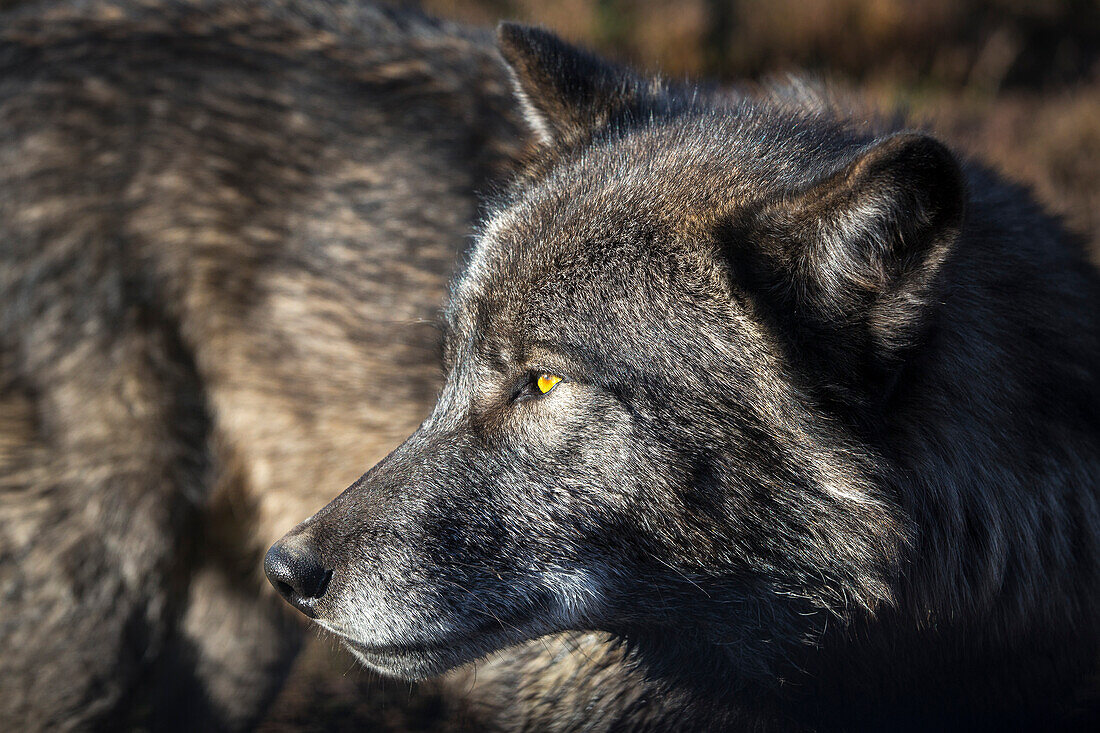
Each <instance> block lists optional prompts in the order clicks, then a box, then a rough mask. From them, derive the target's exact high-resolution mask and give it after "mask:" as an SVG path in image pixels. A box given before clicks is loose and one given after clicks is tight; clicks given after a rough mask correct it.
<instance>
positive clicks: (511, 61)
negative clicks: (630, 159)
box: [497, 23, 660, 145]
mask: <svg viewBox="0 0 1100 733" xmlns="http://www.w3.org/2000/svg"><path fill="white" fill-rule="evenodd" d="M497 36H498V41H499V44H500V52H501V54H502V55H503V56H504V59H505V61H507V62H508V66H509V67H510V68H511V71H512V77H513V81H514V83H515V88H516V94H517V96H518V97H519V100H520V103H521V104H522V105H523V109H524V114H525V116H526V118H527V122H528V124H530V125H531V127H532V129H533V130H534V131H535V133H536V134H537V135H538V136H539V138H540V140H541V142H542V143H543V144H544V145H554V144H571V143H575V142H578V141H580V140H584V139H585V138H586V137H588V136H589V135H591V134H592V132H593V131H595V130H597V129H598V128H600V127H603V126H604V125H606V124H607V123H608V122H610V121H611V120H612V119H613V118H614V117H615V116H616V115H620V114H623V113H624V112H628V111H630V110H631V109H633V108H636V107H638V106H639V105H641V104H642V103H643V102H644V101H645V100H646V99H649V98H653V97H655V96H656V95H657V93H658V92H659V89H660V85H659V82H657V81H646V80H643V79H642V78H641V77H639V76H637V75H635V74H633V73H631V72H629V71H626V70H625V69H621V68H619V67H617V66H614V65H613V64H610V63H607V62H606V61H603V60H602V59H599V58H597V57H596V56H594V55H592V54H590V53H588V52H586V51H582V50H581V49H579V48H576V47H574V46H570V45H569V44H568V43H565V42H564V41H562V40H561V39H560V38H558V37H557V36H555V35H554V34H553V33H549V32H547V31H544V30H542V29H540V28H532V27H530V26H523V25H518V24H516V23H501V24H500V26H499V27H498V28H497Z"/></svg>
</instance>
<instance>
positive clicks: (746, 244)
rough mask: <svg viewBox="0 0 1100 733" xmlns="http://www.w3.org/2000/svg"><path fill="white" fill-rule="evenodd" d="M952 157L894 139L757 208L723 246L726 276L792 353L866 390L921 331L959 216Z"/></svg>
mask: <svg viewBox="0 0 1100 733" xmlns="http://www.w3.org/2000/svg"><path fill="white" fill-rule="evenodd" d="M966 199H967V193H966V183H965V178H964V176H963V173H962V170H961V169H960V167H959V164H958V162H957V161H956V159H955V156H954V155H953V154H952V153H951V152H950V151H949V150H948V149H947V148H946V147H944V146H943V145H942V144H941V143H939V142H938V141H936V140H935V139H934V138H932V137H929V136H928V135H924V134H921V133H898V134H895V135H893V136H891V137H888V138H886V139H884V140H880V141H877V142H875V143H873V144H871V145H870V146H868V147H866V148H864V149H863V150H862V151H860V152H859V153H858V154H856V155H855V156H854V157H853V159H852V160H851V161H850V162H849V163H848V164H847V165H846V166H844V167H843V168H842V169H841V170H839V171H838V172H836V173H834V174H832V175H830V176H827V177H826V178H825V179H824V180H822V181H820V182H818V183H817V184H815V185H813V186H811V187H809V188H808V189H806V190H804V191H802V192H800V193H797V194H794V195H792V196H788V197H786V198H784V199H782V200H781V201H776V202H772V203H770V204H767V205H765V206H764V207H763V208H762V209H761V210H760V211H757V212H756V213H755V214H754V215H753V216H751V217H750V218H751V224H748V229H747V230H746V229H741V230H740V231H739V232H737V233H735V234H736V235H739V236H736V235H735V236H730V237H729V238H728V240H727V241H728V242H730V247H731V251H730V254H731V255H732V264H733V266H734V268H735V269H738V270H739V271H740V275H741V276H742V277H743V278H745V279H746V280H747V281H748V284H749V287H750V288H752V289H753V290H754V291H755V292H756V293H757V294H758V296H759V297H760V298H761V299H763V300H765V301H768V302H770V304H771V305H772V306H773V311H774V312H775V313H776V315H777V316H778V317H779V318H780V320H782V321H784V322H785V323H786V326H785V328H784V330H785V331H786V332H787V333H788V334H790V335H792V336H793V337H794V338H795V339H796V340H797V341H798V342H799V343H798V344H796V345H797V346H798V347H799V350H800V351H803V352H815V351H816V352H817V353H816V354H812V353H811V356H816V358H817V359H819V360H820V362H819V364H818V365H817V367H819V368H827V369H834V370H840V371H843V372H845V374H844V375H840V374H837V375H835V376H834V379H835V380H837V381H843V380H844V377H845V376H847V377H849V378H850V379H852V380H856V381H857V382H859V383H860V384H861V385H863V386H866V387H869V388H871V389H875V385H876V383H877V382H880V379H879V378H882V377H888V376H889V374H890V373H891V372H892V371H893V369H894V368H895V367H896V366H897V364H898V363H899V362H900V361H901V360H902V359H903V358H904V354H905V353H906V351H907V350H908V347H909V346H911V345H912V344H914V343H915V342H916V341H917V340H918V339H919V338H920V336H921V334H922V333H923V331H924V329H925V327H926V326H927V324H928V323H929V320H930V317H931V314H932V312H933V310H934V309H933V307H932V306H933V304H932V302H931V301H932V292H933V289H934V286H935V282H936V275H937V273H938V272H939V269H940V266H941V265H942V264H943V262H944V260H945V259H946V257H947V255H948V253H949V252H950V250H951V248H952V246H953V244H954V242H955V240H956V238H957V235H958V232H959V230H960V228H961V227H962V225H963V218H964V213H965V209H966Z"/></svg>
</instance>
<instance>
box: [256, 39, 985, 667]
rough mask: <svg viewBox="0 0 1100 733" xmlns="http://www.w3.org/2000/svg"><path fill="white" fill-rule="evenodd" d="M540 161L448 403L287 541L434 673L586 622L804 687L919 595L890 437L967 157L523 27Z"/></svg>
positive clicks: (334, 623)
mask: <svg viewBox="0 0 1100 733" xmlns="http://www.w3.org/2000/svg"><path fill="white" fill-rule="evenodd" d="M500 47H501V50H502V53H503V55H504V57H505V59H506V60H507V62H508V64H509V66H510V67H511V69H512V72H513V76H514V81H515V86H516V89H517V94H518V97H519V99H520V100H521V103H522V105H523V107H524V109H525V110H526V113H527V116H528V118H529V120H530V123H531V126H532V128H533V129H534V130H535V132H536V133H537V135H538V138H539V144H540V150H539V152H538V154H537V155H536V156H535V158H534V160H532V161H531V163H530V165H529V166H528V169H527V171H526V172H525V173H524V174H523V175H522V176H520V178H519V179H518V180H517V181H516V183H515V185H514V186H513V188H512V190H511V191H509V192H508V193H507V194H506V195H504V196H503V197H502V199H501V200H500V201H499V202H498V205H497V207H496V208H495V210H494V211H493V213H492V214H491V215H490V216H488V218H487V220H486V221H485V222H484V224H483V226H482V228H481V230H480V233H479V236H478V238H477V243H476V245H475V247H474V250H473V252H472V255H471V257H470V261H469V263H468V265H467V267H466V268H465V271H464V273H463V274H462V275H461V276H460V277H459V278H458V279H457V281H456V283H455V285H454V287H453V291H452V297H451V301H450V303H449V306H448V308H447V310H446V325H447V331H446V348H445V352H446V372H445V376H444V377H443V378H442V379H441V385H440V396H439V401H438V404H437V405H436V407H435V409H434V411H433V412H432V414H431V416H430V417H429V418H428V419H427V420H426V421H425V422H424V423H423V425H422V426H421V427H420V428H419V429H418V430H417V431H416V433H414V434H413V435H412V436H411V437H409V439H408V440H407V441H406V442H405V443H404V444H402V445H401V446H400V447H399V448H397V449H396V450H395V451H394V452H393V453H392V454H391V455H390V456H389V457H387V458H386V459H385V460H384V461H382V462H381V463H380V464H378V465H377V466H375V467H374V468H372V469H371V470H370V471H368V472H367V473H366V474H365V475H364V476H363V477H362V478H361V479H360V480H359V481H357V482H356V483H355V484H354V485H352V486H351V487H350V488H348V489H347V490H346V491H345V492H344V493H343V494H341V495H340V496H339V497H338V498H337V499H336V500H334V501H333V502H332V503H331V504H329V505H328V506H327V507H325V508H324V509H322V510H321V511H320V512H318V513H317V514H316V515H315V516H313V517H311V518H310V519H308V520H307V521H305V522H303V523H302V524H301V525H300V526H299V527H297V528H296V529H295V530H293V531H292V532H291V533H290V534H289V535H287V537H286V538H284V539H283V540H281V541H280V542H279V543H277V544H276V545H275V546H274V547H273V548H272V550H271V551H270V553H269V554H268V558H267V563H266V568H267V572H268V574H269V576H270V577H271V578H272V581H273V582H274V583H275V584H276V586H277V587H279V588H280V590H281V591H282V592H283V593H284V595H285V596H286V597H287V598H288V599H289V600H290V601H291V602H292V603H294V604H295V605H296V606H298V607H299V608H300V609H302V610H303V611H304V612H306V613H307V614H308V615H310V616H311V617H313V618H314V619H316V621H317V623H318V624H320V625H321V626H323V627H324V628H326V629H329V630H330V631H332V632H334V633H336V634H338V635H339V636H340V637H342V639H343V640H344V641H345V642H346V643H347V645H348V646H349V647H351V648H352V649H353V650H355V652H357V653H358V655H359V656H360V657H361V659H362V660H363V661H364V662H365V663H367V664H368V665H370V666H372V667H375V668H377V669H379V670H382V671H384V672H387V673H391V674H395V675H399V676H404V677H409V678H419V677H424V676H429V675H434V674H437V673H440V672H442V671H444V670H446V669H449V668H451V667H454V666H456V665H459V664H462V663H465V662H468V661H470V660H473V659H475V658H477V657H480V656H482V655H485V654H487V653H489V652H492V651H494V650H497V649H500V648H503V647H505V646H508V645H512V644H515V643H518V642H522V641H525V640H529V639H533V638H536V637H539V636H541V635H544V634H549V633H553V632H557V631H563V630H567V629H577V630H603V631H608V632H611V633H613V634H616V635H618V636H620V637H622V638H624V639H628V640H631V641H634V642H636V643H637V644H638V645H639V646H642V647H646V646H648V647H650V648H653V649H659V650H661V652H660V654H662V655H664V656H665V657H667V658H669V659H672V660H674V661H675V662H679V663H682V664H684V665H688V666H690V665H693V664H694V665H701V664H709V663H711V662H713V663H714V664H717V665H724V664H726V663H729V664H730V665H732V667H733V668H734V669H735V671H736V673H737V676H739V677H743V678H745V679H753V678H756V679H761V678H764V677H765V676H767V675H770V674H774V673H775V672H776V669H777V667H779V666H781V665H782V664H783V660H784V659H788V658H790V650H791V648H792V647H795V646H799V645H803V646H804V645H806V644H812V643H813V641H814V639H815V638H816V636H817V635H818V634H820V632H821V630H822V629H823V628H824V626H825V625H826V624H827V623H829V620H830V619H833V620H835V621H840V622H842V621H844V620H846V619H850V618H851V617H852V616H853V615H856V614H869V613H873V612H875V611H876V609H879V608H880V607H882V606H884V605H888V604H890V603H892V602H893V600H894V594H895V589H896V576H897V574H898V572H899V568H900V566H901V564H902V563H903V560H904V556H905V552H906V541H907V534H908V532H909V530H910V527H909V520H908V518H907V517H906V516H905V514H904V513H903V512H902V510H901V509H900V508H899V506H898V502H897V501H896V497H894V496H892V495H891V491H890V489H889V488H888V487H889V485H890V482H889V480H888V478H889V476H888V474H889V465H888V463H887V462H886V461H884V460H883V459H882V458H880V457H879V455H878V454H877V452H876V450H875V443H874V426H875V424H876V420H877V419H878V416H879V415H880V414H881V412H882V411H883V410H884V409H886V407H885V406H886V405H888V403H889V399H890V395H891V392H892V389H893V385H894V381H895V377H896V375H897V374H898V372H899V370H901V369H902V368H903V367H904V364H905V363H906V360H907V359H908V358H910V357H911V355H912V353H913V351H914V349H915V348H917V347H918V346H919V344H920V343H921V341H922V339H923V338H924V337H925V334H926V332H927V331H928V328H929V324H930V323H931V322H932V320H933V315H934V308H933V307H932V305H931V304H932V303H934V300H935V298H934V295H935V291H936V282H937V280H936V276H937V272H938V270H939V268H940V265H941V263H942V262H943V261H944V259H945V258H946V257H947V256H948V255H949V254H950V251H951V246H952V243H953V241H954V240H955V238H956V235H957V233H958V231H959V229H960V227H961V225H962V219H963V214H964V201H965V190H964V183H963V178H962V174H961V173H960V171H959V167H958V165H957V164H956V162H955V160H954V159H953V157H952V155H951V154H950V153H949V152H948V151H947V150H946V149H945V148H944V147H943V146H942V145H940V144H939V143H937V142H936V141H934V140H932V139H931V138H929V137H926V136H924V135H921V134H915V133H904V132H903V133H892V134H888V135H876V134H875V133H873V132H869V131H866V130H860V129H856V128H854V127H852V126H850V125H847V124H846V123H844V122H843V121H838V120H837V119H834V118H833V117H832V116H831V115H829V114H827V113H825V112H822V111H821V110H820V109H816V110H815V109H810V108H807V107H804V106H801V105H799V104H796V103H794V102H792V101H791V98H789V97H785V96H783V95H782V94H778V95H777V94H769V95H760V96H754V97H741V98H733V97H728V96H727V97H721V98H712V97H708V96H707V95H702V94H699V93H696V92H695V91H694V90H692V89H689V88H679V87H675V86H670V85H667V84H664V83H662V82H660V81H658V80H652V79H644V78H641V77H639V76H636V75H634V74H633V73H631V72H629V71H626V70H622V69H619V68H616V67H613V66H611V65H608V64H606V63H604V62H602V61H600V60H598V59H596V58H594V57H592V56H590V55H588V54H586V53H584V52H582V51H580V50H577V49H575V48H572V47H570V46H568V45H566V44H564V43H562V42H561V41H559V40H558V39H556V38H555V37H554V36H552V35H550V34H548V33H545V32H543V31H540V30H535V29H529V28H523V27H519V26H514V25H507V24H506V25H503V26H502V27H501V29H500Z"/></svg>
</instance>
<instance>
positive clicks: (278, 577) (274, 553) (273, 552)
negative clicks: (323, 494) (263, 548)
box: [264, 535, 332, 618]
mask: <svg viewBox="0 0 1100 733" xmlns="http://www.w3.org/2000/svg"><path fill="white" fill-rule="evenodd" d="M264 572H265V573H266V574H267V579H268V580H270V581H271V584H272V585H273V586H275V590H277V591H279V594H280V595H282V597H283V598H285V599H286V600H287V602H288V603H289V604H290V605H292V606H294V607H295V608H297V609H298V610H299V611H301V612H302V613H304V614H305V615H307V616H309V617H310V618H317V611H316V609H315V606H316V604H317V601H318V600H319V599H320V598H321V596H323V595H324V594H325V590H326V589H328V582H329V579H330V578H332V571H331V570H329V569H327V568H326V567H325V566H324V563H323V562H322V561H321V556H320V555H319V554H318V552H317V550H316V549H315V548H314V547H313V546H312V545H311V544H310V542H309V540H308V539H307V538H306V537H304V536H302V535H289V536H287V537H284V538H282V539H281V540H279V541H278V542H276V543H275V544H274V545H272V546H271V549H270V550H268V551H267V556H266V557H264Z"/></svg>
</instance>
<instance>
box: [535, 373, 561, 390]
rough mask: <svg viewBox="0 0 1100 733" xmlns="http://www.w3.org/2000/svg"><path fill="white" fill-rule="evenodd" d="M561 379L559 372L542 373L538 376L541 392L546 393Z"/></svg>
mask: <svg viewBox="0 0 1100 733" xmlns="http://www.w3.org/2000/svg"><path fill="white" fill-rule="evenodd" d="M560 381H561V377H559V376H558V375H557V374H540V375H539V378H538V385H539V392H542V393H543V394H546V393H547V392H549V391H550V390H552V389H553V388H554V385H555V384H557V383H558V382H560Z"/></svg>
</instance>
